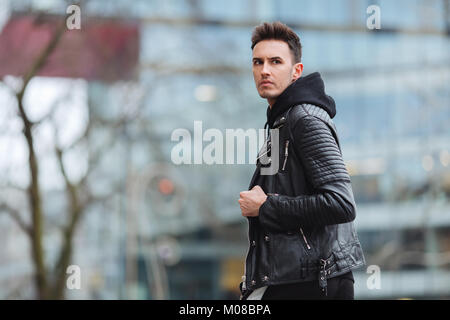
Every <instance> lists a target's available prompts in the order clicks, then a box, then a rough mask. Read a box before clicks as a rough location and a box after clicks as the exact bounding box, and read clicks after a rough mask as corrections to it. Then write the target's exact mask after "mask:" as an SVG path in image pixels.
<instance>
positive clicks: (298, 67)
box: [292, 62, 303, 82]
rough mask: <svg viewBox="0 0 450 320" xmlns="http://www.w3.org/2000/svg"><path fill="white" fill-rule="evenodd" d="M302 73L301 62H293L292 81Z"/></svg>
mask: <svg viewBox="0 0 450 320" xmlns="http://www.w3.org/2000/svg"><path fill="white" fill-rule="evenodd" d="M302 73H303V63H301V62H299V63H296V64H294V74H293V75H292V82H294V81H296V80H297V79H298V78H300V77H301V75H302Z"/></svg>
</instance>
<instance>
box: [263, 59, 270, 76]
mask: <svg viewBox="0 0 450 320" xmlns="http://www.w3.org/2000/svg"><path fill="white" fill-rule="evenodd" d="M261 74H262V75H269V74H270V67H269V64H268V63H267V62H264V64H263V67H262V69H261Z"/></svg>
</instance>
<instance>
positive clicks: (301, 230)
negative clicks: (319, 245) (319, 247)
mask: <svg viewBox="0 0 450 320" xmlns="http://www.w3.org/2000/svg"><path fill="white" fill-rule="evenodd" d="M300 232H301V233H302V236H303V240H305V244H306V247H307V248H308V250H311V247H310V246H309V243H308V240H306V237H305V234H304V233H303V229H302V228H300Z"/></svg>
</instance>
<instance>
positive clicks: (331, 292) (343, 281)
mask: <svg viewBox="0 0 450 320" xmlns="http://www.w3.org/2000/svg"><path fill="white" fill-rule="evenodd" d="M354 282H355V281H354V279H353V273H352V272H351V271H349V272H348V273H346V274H343V275H341V276H337V277H334V278H331V279H328V281H327V295H326V296H325V293H324V292H323V291H322V290H321V289H320V288H319V282H318V281H308V282H299V283H289V284H281V285H276V286H269V287H268V288H267V289H266V291H265V292H264V295H263V297H262V300H292V299H295V300H308V299H314V300H331V299H337V300H353V299H354V291H353V285H354Z"/></svg>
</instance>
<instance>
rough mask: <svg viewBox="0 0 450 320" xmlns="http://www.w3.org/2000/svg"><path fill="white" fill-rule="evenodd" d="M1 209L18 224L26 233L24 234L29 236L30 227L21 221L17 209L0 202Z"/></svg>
mask: <svg viewBox="0 0 450 320" xmlns="http://www.w3.org/2000/svg"><path fill="white" fill-rule="evenodd" d="M1 211H4V212H7V213H8V214H9V216H10V217H11V218H12V219H13V220H14V221H15V222H16V223H17V224H18V226H19V227H20V228H21V229H22V230H23V231H24V232H25V233H26V235H27V236H29V237H31V227H30V226H29V225H27V224H26V223H25V221H23V219H22V217H21V216H20V213H19V211H17V210H16V209H14V208H12V207H10V206H9V205H7V204H6V203H1V204H0V212H1Z"/></svg>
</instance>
